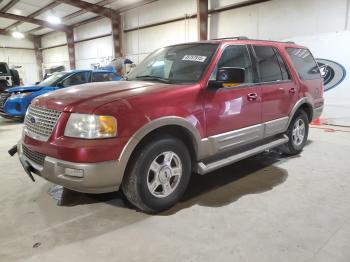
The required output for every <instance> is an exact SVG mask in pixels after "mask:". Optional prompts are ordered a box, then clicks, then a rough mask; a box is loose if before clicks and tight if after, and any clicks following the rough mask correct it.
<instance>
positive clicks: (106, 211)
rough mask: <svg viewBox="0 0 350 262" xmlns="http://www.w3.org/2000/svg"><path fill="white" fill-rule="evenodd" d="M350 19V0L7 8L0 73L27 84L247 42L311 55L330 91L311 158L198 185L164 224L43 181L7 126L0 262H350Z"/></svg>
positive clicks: (13, 0)
mask: <svg viewBox="0 0 350 262" xmlns="http://www.w3.org/2000/svg"><path fill="white" fill-rule="evenodd" d="M349 10H350V0H333V1H327V0H177V1H173V0H102V1H101V0H84V1H82V0H58V1H52V0H41V1H36V0H0V63H6V64H7V65H8V67H9V68H11V69H14V70H16V71H17V72H18V74H19V78H20V82H21V84H20V85H21V86H29V85H34V83H38V82H41V81H43V80H44V78H45V77H46V76H47V75H50V74H51V73H52V72H53V71H56V70H61V71H69V70H100V69H101V68H105V67H108V66H110V65H111V64H113V61H115V60H116V59H119V58H122V59H123V61H125V60H128V61H132V62H131V63H132V65H131V66H130V67H136V68H137V67H138V64H140V63H141V62H142V61H143V60H144V59H145V58H147V56H148V55H149V54H151V53H152V52H153V51H154V50H156V49H159V48H162V47H165V46H169V45H175V44H181V43H188V42H195V41H205V40H210V39H219V38H231V37H237V36H245V37H247V38H248V39H264V40H271V41H282V42H287V41H290V42H295V43H296V44H299V45H301V46H307V47H308V48H309V49H310V50H311V52H312V53H313V56H314V58H315V60H316V62H317V64H318V66H319V68H320V71H321V76H322V77H323V78H324V85H325V89H324V109H323V113H322V115H321V117H320V118H317V119H315V120H314V121H313V122H311V124H310V129H309V138H308V141H307V142H306V145H305V149H304V150H303V151H302V153H301V154H300V155H297V156H290V157H285V156H282V155H281V154H280V152H278V151H274V150H269V152H267V151H266V152H264V153H262V154H259V155H255V156H252V157H250V158H247V159H244V160H242V161H239V162H236V163H234V164H232V165H228V166H226V167H223V168H221V169H218V170H216V171H213V172H210V173H208V174H206V175H203V176H202V175H198V174H192V176H191V180H190V182H189V186H188V188H187V190H186V192H185V193H184V196H183V197H182V198H181V200H180V201H179V203H177V204H176V205H175V206H174V207H172V208H171V209H169V210H167V211H164V212H161V213H159V214H147V213H144V212H141V211H139V210H137V209H135V208H134V207H133V206H132V205H131V204H130V203H129V202H128V201H127V200H126V199H125V196H124V195H123V193H122V192H121V191H120V190H119V191H116V192H110V193H102V194H87V193H78V192H75V191H71V190H69V189H66V188H64V187H62V186H60V185H56V184H54V183H51V182H48V181H47V180H44V179H41V178H37V179H35V180H36V181H35V183H33V182H32V181H31V180H30V179H29V178H28V176H27V175H26V174H25V172H24V170H23V168H22V166H21V164H20V162H19V161H18V157H17V156H14V157H11V156H9V154H8V150H9V149H10V148H11V147H12V146H14V145H16V144H17V142H18V140H20V139H21V137H22V136H23V133H22V132H23V131H22V130H23V126H24V124H23V119H22V121H18V119H15V120H13V119H9V118H7V117H3V116H0V169H1V172H0V174H1V177H2V183H1V185H0V217H1V220H0V261H45V260H46V261H53V260H54V261H74V260H75V261H117V260H121V261H123V260H124V261H214V260H215V261H317V262H319V261H332V262H336V261H339V262H340V261H349V260H350V241H349V236H350V205H349V204H348V203H349V201H350V190H349V186H350V176H349V174H350V165H349V162H348V156H349V152H350V139H349V138H350V104H349V100H350V92H348V88H349V86H350V80H349V77H348V75H347V71H348V70H350V62H349V61H350V49H349V48H348V46H349V43H350V31H349V30H350V29H349V28H350V14H349ZM55 19H56V20H57V21H56V20H55ZM0 66H1V65H0ZM0 68H1V67H0ZM129 69H130V68H127V69H126V71H128V70H129ZM323 72H324V74H325V76H323V75H322V73H323ZM328 77H329V78H328ZM44 81H45V80H44ZM39 85H40V84H39ZM13 86H15V85H13ZM55 92H56V91H55ZM58 92H59V91H58ZM44 96H45V95H44ZM87 103H89V101H88V102H87ZM154 106H155V107H156V106H157V105H154ZM135 121H136V120H135Z"/></svg>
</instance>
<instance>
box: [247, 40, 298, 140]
mask: <svg viewBox="0 0 350 262" xmlns="http://www.w3.org/2000/svg"><path fill="white" fill-rule="evenodd" d="M253 56H254V58H255V61H256V65H257V73H258V78H259V82H260V86H261V103H262V122H263V123H264V122H268V121H271V120H275V121H274V123H273V124H272V126H273V127H272V126H271V128H276V130H275V132H278V131H280V130H278V129H283V128H284V127H285V125H286V123H287V121H288V119H286V117H287V116H288V115H289V112H290V111H291V109H292V107H293V105H294V103H295V102H296V100H297V94H298V90H297V85H296V83H295V82H294V81H292V80H291V76H290V73H289V70H288V67H287V65H286V63H285V62H284V60H283V58H282V57H281V55H280V54H279V52H278V49H277V48H275V47H271V46H257V45H255V46H253ZM267 128H269V126H268V127H267ZM270 131H272V130H270ZM282 131H283V130H282ZM267 135H268V134H267Z"/></svg>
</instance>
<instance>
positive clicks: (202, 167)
mask: <svg viewBox="0 0 350 262" xmlns="http://www.w3.org/2000/svg"><path fill="white" fill-rule="evenodd" d="M288 141H289V139H288V137H287V136H286V135H284V136H283V137H282V138H279V139H277V140H274V141H272V142H269V143H267V144H264V145H261V146H258V147H255V148H252V149H250V150H247V151H244V152H242V153H238V154H235V155H233V156H229V157H227V158H223V159H220V160H218V161H215V162H211V163H208V164H205V163H203V162H199V163H198V165H197V172H198V174H200V175H204V174H206V173H209V172H211V171H214V170H216V169H219V168H221V167H224V166H227V165H230V164H233V163H235V162H238V161H240V160H243V159H245V158H247V157H250V156H254V155H257V154H259V153H262V152H264V151H265V150H267V149H271V148H274V147H277V146H280V145H283V144H285V143H288Z"/></svg>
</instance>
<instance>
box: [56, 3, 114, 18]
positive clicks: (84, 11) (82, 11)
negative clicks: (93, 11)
mask: <svg viewBox="0 0 350 262" xmlns="http://www.w3.org/2000/svg"><path fill="white" fill-rule="evenodd" d="M115 1H116V0H102V1H100V2H97V3H96V4H95V5H99V6H105V5H109V4H111V3H113V2H115ZM88 12H89V11H88V10H86V9H81V10H79V11H76V12H74V13H72V14H69V15H66V16H65V17H63V19H62V20H63V21H67V20H70V19H72V18H75V17H77V16H79V15H82V14H86V13H88Z"/></svg>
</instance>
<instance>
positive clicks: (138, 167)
mask: <svg viewBox="0 0 350 262" xmlns="http://www.w3.org/2000/svg"><path fill="white" fill-rule="evenodd" d="M190 176H191V156H190V153H189V151H188V149H187V147H186V146H185V144H184V143H183V142H182V141H181V140H179V139H177V138H175V137H171V136H161V137H154V138H152V139H150V140H149V141H148V142H146V143H145V144H143V145H142V146H141V147H140V148H138V149H137V151H136V153H135V155H134V156H133V158H132V159H131V163H130V165H129V166H128V168H127V171H126V173H125V177H124V179H123V183H122V190H123V193H124V195H125V196H126V198H127V199H128V200H129V201H130V202H131V203H132V204H133V205H134V206H136V207H137V208H139V209H140V210H142V211H144V212H147V213H156V212H160V211H163V210H166V209H169V208H170V207H172V206H173V205H175V204H176V203H177V202H178V200H179V199H180V198H181V197H182V195H183V194H184V192H185V190H186V188H187V186H188V183H189V180H190Z"/></svg>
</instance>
